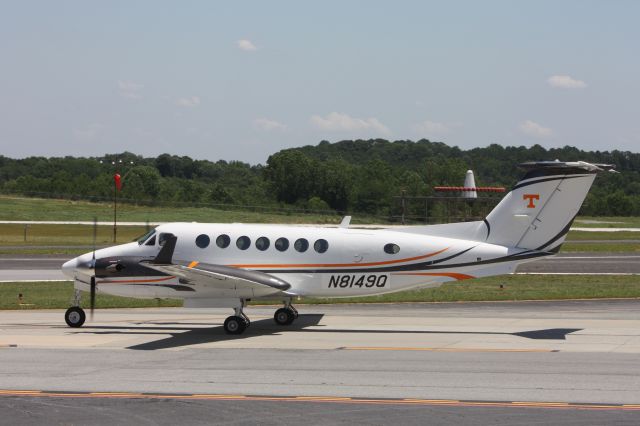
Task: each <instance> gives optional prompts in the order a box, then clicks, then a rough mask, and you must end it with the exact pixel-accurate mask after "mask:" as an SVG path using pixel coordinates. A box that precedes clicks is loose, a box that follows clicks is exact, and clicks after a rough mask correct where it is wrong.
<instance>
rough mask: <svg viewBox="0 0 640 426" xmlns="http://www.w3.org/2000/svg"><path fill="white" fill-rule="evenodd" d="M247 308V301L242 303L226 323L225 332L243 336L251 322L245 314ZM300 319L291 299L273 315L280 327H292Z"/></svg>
mask: <svg viewBox="0 0 640 426" xmlns="http://www.w3.org/2000/svg"><path fill="white" fill-rule="evenodd" d="M245 306H247V302H246V300H244V299H242V300H241V301H240V306H237V307H235V308H233V309H234V311H235V313H234V315H231V316H230V317H228V318H227V319H226V320H225V321H224V331H225V332H226V333H227V334H236V335H237V334H242V333H244V331H245V330H246V329H247V327H249V325H250V324H251V321H249V318H248V317H247V316H246V315H245V314H244V312H243V309H244V307H245ZM296 318H298V311H297V310H296V308H294V307H293V306H292V305H291V299H289V300H285V301H284V307H282V308H280V309H278V310H277V311H276V313H275V314H274V315H273V320H274V321H275V322H276V324H278V325H282V326H284V325H291V324H292V323H293V321H295V319H296Z"/></svg>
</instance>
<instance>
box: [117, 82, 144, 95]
mask: <svg viewBox="0 0 640 426" xmlns="http://www.w3.org/2000/svg"><path fill="white" fill-rule="evenodd" d="M143 87H144V86H143V85H142V84H139V83H134V82H133V81H127V80H118V93H120V96H122V97H123V98H127V99H140V98H142V94H141V93H140V92H141V91H142V88H143Z"/></svg>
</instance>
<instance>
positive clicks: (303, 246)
mask: <svg viewBox="0 0 640 426" xmlns="http://www.w3.org/2000/svg"><path fill="white" fill-rule="evenodd" d="M293 247H294V248H295V249H296V251H299V252H300V253H304V252H305V251H307V249H308V248H309V241H307V240H305V239H304V238H299V239H297V240H296V242H295V243H293Z"/></svg>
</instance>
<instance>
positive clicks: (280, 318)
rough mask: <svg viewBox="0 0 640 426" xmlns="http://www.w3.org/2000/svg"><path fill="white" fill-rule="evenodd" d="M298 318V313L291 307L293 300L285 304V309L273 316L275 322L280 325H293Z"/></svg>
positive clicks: (279, 310)
mask: <svg viewBox="0 0 640 426" xmlns="http://www.w3.org/2000/svg"><path fill="white" fill-rule="evenodd" d="M296 318H298V311H297V310H296V308H294V307H293V306H292V305H291V300H287V301H285V302H284V307H283V308H280V309H278V310H277V311H276V313H275V314H273V320H274V321H275V322H276V324H278V325H291V324H292V323H293V321H294V320H295V319H296Z"/></svg>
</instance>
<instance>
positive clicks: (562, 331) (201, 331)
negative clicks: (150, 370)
mask: <svg viewBox="0 0 640 426" xmlns="http://www.w3.org/2000/svg"><path fill="white" fill-rule="evenodd" d="M323 316H324V315H323V314H301V315H300V316H299V317H298V319H296V321H295V322H294V323H293V324H291V325H289V326H284V327H283V326H278V325H276V324H275V323H274V321H273V319H271V318H269V319H262V320H258V321H252V322H251V326H249V328H247V330H246V331H245V332H244V333H243V334H241V335H238V336H233V335H228V334H226V333H225V332H224V328H223V327H222V326H216V327H185V325H191V324H185V323H176V325H177V327H172V326H170V325H169V324H170V323H167V322H162V323H155V324H156V326H153V325H152V326H146V325H145V326H140V327H136V326H85V327H83V328H82V330H78V331H77V332H76V333H79V334H81V333H91V334H145V335H149V334H166V331H167V330H170V331H171V333H170V334H171V337H166V338H164V339H160V340H156V341H152V342H147V343H142V344H139V345H134V346H129V347H128V348H127V349H134V350H156V349H170V348H179V347H183V346H191V345H198V344H202V343H213V342H219V341H225V340H240V339H246V338H249V337H255V336H267V335H273V334H279V333H281V332H287V333H290V332H299V331H302V332H305V333H355V334H360V333H373V334H398V333H404V334H480V335H511V336H518V337H523V338H527V339H535V340H566V336H567V334H571V333H574V332H576V331H581V330H582V329H580V328H549V329H544V330H531V331H521V332H516V333H506V332H481V331H444V330H438V331H430V330H349V329H329V328H307V327H316V326H319V323H320V320H322V317H323ZM157 325H163V326H160V327H158V326H157ZM164 325H166V326H164ZM193 325H196V324H193ZM197 325H201V324H197ZM319 327H322V326H319ZM85 330H86V331H85ZM163 331H164V332H163ZM175 331H178V332H175Z"/></svg>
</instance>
